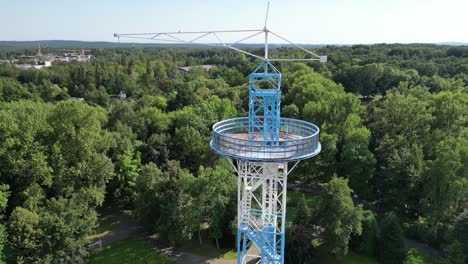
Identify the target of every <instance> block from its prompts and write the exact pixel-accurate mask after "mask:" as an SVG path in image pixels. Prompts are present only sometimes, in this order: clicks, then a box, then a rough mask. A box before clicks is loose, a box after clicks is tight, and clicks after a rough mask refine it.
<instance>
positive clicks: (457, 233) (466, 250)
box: [451, 209, 468, 257]
mask: <svg viewBox="0 0 468 264" xmlns="http://www.w3.org/2000/svg"><path fill="white" fill-rule="evenodd" d="M451 236H452V239H453V241H458V242H459V243H460V244H461V247H462V250H463V254H464V255H465V257H468V210H466V209H465V211H463V212H462V213H461V214H460V215H458V216H457V217H456V219H455V223H454V226H453V230H452V234H451Z"/></svg>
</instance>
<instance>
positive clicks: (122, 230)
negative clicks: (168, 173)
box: [89, 211, 236, 264]
mask: <svg viewBox="0 0 468 264" xmlns="http://www.w3.org/2000/svg"><path fill="white" fill-rule="evenodd" d="M104 218H110V219H113V220H115V221H118V222H119V227H117V228H116V229H114V230H112V231H110V232H108V233H106V234H104V235H103V236H101V237H97V238H94V239H93V240H92V243H91V244H90V246H89V248H90V249H96V248H100V247H105V246H107V245H109V244H112V243H114V242H116V241H119V240H124V239H127V238H130V237H135V238H140V239H143V240H145V241H146V242H147V243H148V244H149V245H151V246H152V247H153V248H154V249H155V250H157V251H158V252H161V253H163V254H164V255H166V256H169V257H170V258H172V259H173V260H175V262H176V263H177V264H235V263H236V261H235V260H226V259H212V258H208V257H205V256H199V255H196V254H192V253H189V252H182V251H179V250H176V249H174V248H173V247H170V246H167V247H165V246H162V245H160V244H158V243H156V240H155V238H154V236H152V235H151V234H149V233H147V232H145V230H144V229H143V228H142V227H141V226H140V225H139V224H138V223H137V222H136V221H135V219H133V217H132V216H131V214H130V211H118V212H114V213H111V214H108V215H106V216H104Z"/></svg>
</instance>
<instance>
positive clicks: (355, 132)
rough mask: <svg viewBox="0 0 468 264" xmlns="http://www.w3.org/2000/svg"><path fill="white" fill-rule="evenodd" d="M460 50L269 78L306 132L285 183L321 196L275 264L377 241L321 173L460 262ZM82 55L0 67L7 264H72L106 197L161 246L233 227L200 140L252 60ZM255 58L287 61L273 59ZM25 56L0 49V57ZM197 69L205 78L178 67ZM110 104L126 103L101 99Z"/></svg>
mask: <svg viewBox="0 0 468 264" xmlns="http://www.w3.org/2000/svg"><path fill="white" fill-rule="evenodd" d="M50 49H51V52H63V50H60V49H53V48H50ZM465 51H466V49H465V48H463V47H449V46H435V45H419V44H418V45H416V44H415V45H399V44H394V45H387V44H382V45H372V46H365V45H353V46H343V47H334V46H327V47H322V48H320V49H319V50H317V53H319V54H327V55H328V56H329V58H330V60H329V62H328V63H326V64H315V63H313V64H309V65H306V64H300V63H297V64H289V63H285V64H278V65H276V66H277V67H278V68H279V69H280V71H281V72H282V73H283V80H282V94H283V96H284V98H283V99H284V100H283V102H282V106H283V107H282V113H283V115H284V116H288V117H294V118H298V119H305V120H308V121H311V122H313V123H315V124H318V125H319V127H320V129H321V134H320V141H321V145H322V152H321V153H320V155H318V156H317V157H314V159H310V160H306V161H303V162H301V163H300V164H299V165H298V167H297V169H296V170H295V171H294V173H293V174H292V175H291V177H290V179H292V180H301V181H304V182H314V183H316V184H317V186H320V184H321V183H324V182H330V183H328V184H326V185H325V189H326V190H325V193H324V195H323V196H322V198H320V199H309V197H306V198H307V199H306V201H307V202H306V204H307V205H309V206H310V209H311V212H309V213H311V214H312V213H314V214H316V213H317V210H316V208H321V210H319V214H317V215H316V216H314V217H313V220H314V221H312V223H305V222H304V223H303V224H301V225H295V226H296V230H295V231H294V230H291V231H288V238H287V240H286V243H287V244H288V243H289V242H288V241H290V242H291V243H290V244H288V245H287V247H288V249H287V250H288V251H289V252H291V254H289V253H288V255H289V256H288V258H289V257H292V259H290V260H289V262H291V263H306V262H307V261H317V258H316V256H315V253H316V248H314V246H317V244H320V243H321V242H324V244H323V248H324V249H326V250H328V251H331V252H333V253H334V254H336V255H342V254H343V253H344V252H346V250H347V247H348V241H349V237H350V236H353V246H355V247H354V248H357V249H358V250H359V251H361V252H367V253H366V254H369V255H372V254H371V252H372V251H374V249H372V248H373V246H376V244H381V242H378V243H377V242H375V239H376V237H377V233H378V232H377V229H378V228H377V224H376V221H375V217H374V215H373V214H372V213H370V212H364V213H363V215H364V216H363V223H362V225H363V234H362V236H360V237H359V236H358V235H357V234H358V233H359V232H358V229H359V228H358V224H357V222H358V221H357V220H356V219H358V218H359V213H358V212H357V211H359V210H360V209H359V207H354V205H353V203H352V201H351V198H350V193H351V191H350V189H349V188H348V187H347V186H345V185H343V184H341V183H340V184H338V183H337V181H338V182H340V181H343V180H342V179H339V180H336V179H334V178H333V176H334V175H335V174H336V175H338V176H340V177H344V178H347V179H348V181H349V185H350V187H351V189H353V190H354V194H356V195H357V197H356V199H355V202H356V203H363V204H364V205H365V206H366V208H369V209H371V210H374V212H376V215H377V214H378V215H384V214H386V213H388V212H390V211H394V212H395V214H397V215H398V216H399V217H400V218H401V219H402V222H403V223H404V224H405V226H409V228H408V230H407V233H408V234H413V235H414V234H416V235H415V236H413V237H416V238H419V239H422V240H424V242H430V243H431V244H432V245H436V246H440V247H444V248H445V247H446V246H447V245H454V246H453V248H454V249H457V248H458V246H457V245H456V241H458V242H459V243H460V245H461V248H463V250H464V254H465V256H466V255H468V253H467V249H466V247H465V245H468V243H466V242H465V240H466V239H465V237H468V235H466V232H465V229H466V228H465V227H464V226H465V224H464V223H465V220H463V219H465V218H464V214H463V213H462V214H460V212H462V211H463V210H464V207H466V203H467V200H466V197H468V193H467V174H466V171H467V169H466V163H467V162H466V159H467V156H468V154H467V149H466V147H465V146H466V145H468V143H467V135H468V133H467V130H466V127H467V126H468V121H467V119H466V115H467V113H468V93H467V91H468V74H467V70H468V58H467V57H466V56H465V55H466V54H465V53H466V52H465ZM90 52H91V53H92V54H93V55H94V56H95V57H96V59H95V60H92V61H90V62H78V61H74V62H70V63H63V62H54V64H53V65H52V67H47V68H43V69H40V70H37V69H26V70H21V69H16V68H14V67H12V66H10V65H7V64H0V101H1V103H0V186H1V187H0V211H1V217H0V218H1V219H0V230H1V231H0V246H1V245H2V242H1V237H2V236H3V237H4V235H5V234H7V233H8V235H9V237H8V243H10V242H11V241H12V240H10V236H11V235H14V236H13V237H15V239H16V240H14V241H15V242H14V244H12V245H10V244H8V245H7V248H6V251H8V253H11V254H8V255H13V256H14V258H15V260H14V261H17V262H27V263H32V262H34V261H36V262H41V263H47V262H58V261H62V262H74V263H79V262H82V261H86V260H85V258H86V254H85V253H84V252H83V250H84V246H83V245H84V244H83V243H84V242H83V237H85V236H86V235H85V233H87V232H88V231H89V230H88V228H85V226H84V225H87V226H88V227H89V228H92V227H93V226H95V220H94V219H93V217H92V216H93V215H94V214H95V210H96V208H97V207H99V206H100V205H102V204H103V203H104V202H107V201H108V200H107V199H110V198H117V199H118V200H119V201H123V202H124V203H126V204H127V206H129V207H132V205H133V207H134V212H135V215H136V216H137V218H138V219H139V220H140V221H141V222H142V223H143V224H144V225H145V226H147V227H148V228H149V230H150V231H153V232H160V233H161V234H160V235H161V237H162V238H163V239H165V240H168V241H170V242H171V243H180V241H181V240H183V239H188V238H190V237H191V236H192V235H193V233H195V232H197V231H201V230H202V229H204V228H208V230H207V231H208V232H207V233H208V234H209V235H210V237H211V238H213V239H215V240H218V239H221V238H223V237H224V235H225V234H226V233H228V232H229V230H231V229H232V228H231V227H232V226H233V225H234V226H235V222H236V220H235V208H236V206H235V201H236V192H235V186H236V179H235V176H234V175H233V173H232V172H231V168H230V167H229V165H228V164H223V163H219V158H218V157H217V155H215V154H214V153H212V151H211V150H210V149H209V145H208V144H209V140H210V128H211V126H212V125H213V124H214V123H215V122H217V121H219V120H221V119H225V118H230V117H234V116H243V115H246V109H247V107H248V100H246V98H247V92H248V91H247V87H246V82H247V76H248V74H249V73H250V71H251V70H252V69H253V68H254V66H255V64H256V63H257V62H256V61H254V60H250V59H249V58H247V57H246V56H244V55H243V54H237V53H234V52H231V51H228V50H214V49H205V48H203V49H196V48H190V49H157V48H144V49H140V48H112V49H104V48H103V49H91V51H90ZM254 52H256V51H254ZM270 52H271V54H272V56H278V57H284V56H283V55H285V56H288V57H295V56H302V55H301V54H299V51H297V50H294V49H291V48H287V47H281V48H274V49H271V50H270ZM34 53H35V52H34V51H32V50H24V49H14V48H8V49H5V48H3V49H0V58H2V59H11V58H13V57H14V56H18V55H22V54H34ZM200 64H213V65H215V66H216V67H215V68H214V69H212V70H210V71H209V72H206V71H205V70H203V69H201V68H199V67H194V68H193V70H191V71H190V72H188V73H185V74H180V73H179V72H178V70H177V67H180V66H184V65H192V66H195V65H200ZM120 91H122V92H124V93H126V94H127V99H126V100H120V99H118V98H117V97H116V95H117V94H119V92H120ZM350 92H352V93H350ZM353 93H354V94H353ZM358 95H359V97H358ZM70 97H82V98H84V100H85V102H81V101H78V100H68V99H69V98H70ZM43 102H50V103H43ZM96 105H99V106H96ZM101 107H103V108H101ZM364 110H365V111H364ZM179 164H180V165H179ZM201 166H203V168H200V167H201ZM159 168H161V169H159ZM114 172H115V173H114ZM190 172H191V173H193V174H195V175H196V176H197V177H193V176H192V174H191V173H190ZM114 174H115V177H114ZM332 182H333V184H332ZM4 186H8V188H9V189H8V190H7V189H6V187H4ZM333 186H335V187H333ZM331 193H333V194H335V193H336V194H337V195H336V196H333V195H331ZM315 197H317V196H315ZM293 198H294V197H293ZM296 200H297V201H298V202H297V203H289V202H288V205H289V206H298V205H299V206H298V207H299V208H297V209H296V208H295V207H291V208H289V209H291V210H289V209H288V212H289V213H288V219H289V217H293V218H294V213H295V211H299V212H297V213H296V214H297V215H298V216H299V215H307V214H308V212H306V211H307V210H305V209H306V207H309V206H304V201H303V200H302V199H296ZM317 200H319V201H320V200H324V203H323V204H322V202H320V203H319V201H317ZM289 201H295V199H292V200H291V199H289ZM299 201H300V203H299ZM318 204H320V205H318ZM324 208H329V209H328V210H325V209H324ZM343 208H344V209H343ZM301 211H304V212H301ZM85 214H86V216H84V215H85ZM80 215H81V216H82V217H81V218H82V219H81V220H78V218H80ZM457 215H458V218H457ZM87 216H89V218H88V217H87ZM28 217H29V218H28ZM306 218H307V217H304V219H300V218H299V217H297V220H296V221H297V222H300V221H302V220H305V219H306ZM62 219H66V221H67V222H70V223H62V222H61V221H62ZM355 220H356V221H355ZM81 221H82V222H81ZM301 223H302V222H301ZM72 225H74V226H72ZM2 226H4V227H5V230H3V229H1V228H2ZM382 228H383V227H382ZM10 229H11V231H14V232H13V233H12V232H10ZM55 229H63V230H55ZM415 230H417V232H415ZM322 231H323V233H322ZM28 232H30V233H28ZM448 233H450V234H449V235H447V234H448ZM2 234H3V235H2ZM28 239H29V240H28ZM322 239H323V240H324V241H322ZM39 241H40V243H39ZM64 241H65V242H64ZM379 241H380V240H379ZM5 243H6V242H5ZM44 245H47V246H48V247H46V246H44ZM35 247H37V248H35ZM31 248H32V249H34V250H31ZM450 248H452V247H450ZM318 249H321V247H319V248H318ZM28 250H29V251H28ZM457 250H458V249H457ZM457 250H453V252H455V253H457ZM52 251H53V252H52ZM288 251H287V252H288ZM32 252H37V253H34V254H33V253H32ZM455 253H452V255H454V256H458V253H457V254H455ZM397 255H398V254H397ZM321 257H323V256H321ZM353 257H354V256H353ZM455 259H456V258H455ZM321 260H322V259H320V261H321ZM413 260H414V261H416V262H414V263H424V262H428V263H429V261H430V260H431V259H430V258H426V257H424V258H422V257H420V254H419V253H415V254H413V253H412V251H411V252H410V255H409V256H408V259H407V263H412V262H408V261H413ZM326 261H328V262H330V263H346V262H350V263H353V261H354V262H359V261H362V262H364V261H370V260H367V259H364V258H361V257H360V256H356V258H351V257H349V258H348V257H340V258H335V257H331V258H329V259H328V258H326ZM326 261H325V260H324V262H326ZM417 261H419V262H417Z"/></svg>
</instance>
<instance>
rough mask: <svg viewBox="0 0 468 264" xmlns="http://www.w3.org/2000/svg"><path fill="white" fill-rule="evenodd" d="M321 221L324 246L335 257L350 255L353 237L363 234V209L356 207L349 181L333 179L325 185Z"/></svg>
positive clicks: (320, 213)
mask: <svg viewBox="0 0 468 264" xmlns="http://www.w3.org/2000/svg"><path fill="white" fill-rule="evenodd" d="M323 188H324V194H323V200H322V203H321V205H320V212H319V219H320V223H321V225H322V226H323V227H324V228H325V231H324V240H325V243H324V246H325V248H326V249H327V250H328V251H330V252H331V253H332V254H334V255H338V256H343V255H346V254H347V253H348V244H349V241H350V239H351V235H353V234H355V235H360V234H361V232H362V225H361V221H362V207H361V206H360V205H359V206H356V207H355V206H354V204H353V200H352V198H351V193H352V190H351V189H350V188H349V187H348V180H347V179H343V178H338V177H333V178H332V179H331V180H330V182H328V183H326V184H324V186H323Z"/></svg>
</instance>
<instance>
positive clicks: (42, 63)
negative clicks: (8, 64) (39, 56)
mask: <svg viewBox="0 0 468 264" xmlns="http://www.w3.org/2000/svg"><path fill="white" fill-rule="evenodd" d="M13 66H14V67H16V68H18V69H29V68H35V69H42V68H44V67H50V66H52V62H51V61H38V62H37V63H36V64H13Z"/></svg>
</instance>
